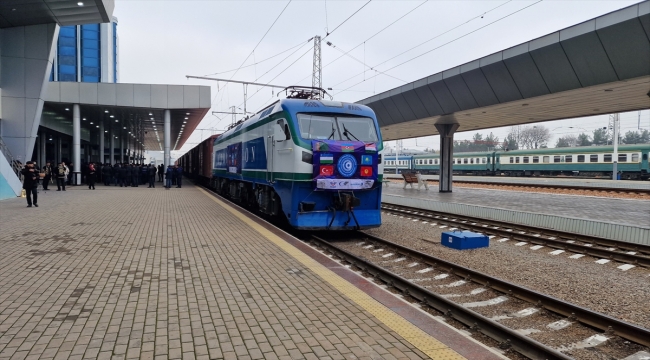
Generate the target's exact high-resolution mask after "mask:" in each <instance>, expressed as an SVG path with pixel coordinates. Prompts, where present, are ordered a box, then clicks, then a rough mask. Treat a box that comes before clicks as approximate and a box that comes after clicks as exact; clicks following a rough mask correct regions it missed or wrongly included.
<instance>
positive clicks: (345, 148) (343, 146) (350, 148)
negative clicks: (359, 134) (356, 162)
mask: <svg viewBox="0 0 650 360" xmlns="http://www.w3.org/2000/svg"><path fill="white" fill-rule="evenodd" d="M353 151H354V145H352V144H341V152H353Z"/></svg>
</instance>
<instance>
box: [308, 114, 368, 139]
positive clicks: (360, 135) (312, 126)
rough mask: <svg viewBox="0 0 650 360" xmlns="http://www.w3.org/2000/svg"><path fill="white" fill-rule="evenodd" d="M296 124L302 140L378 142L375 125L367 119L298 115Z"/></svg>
mask: <svg viewBox="0 0 650 360" xmlns="http://www.w3.org/2000/svg"><path fill="white" fill-rule="evenodd" d="M298 124H299V126H300V137H302V138H303V139H314V140H326V139H329V140H349V141H352V140H358V141H367V142H374V141H378V140H379V138H378V137H377V130H376V128H375V123H374V121H373V120H372V119H371V118H368V117H351V116H327V115H310V114H298Z"/></svg>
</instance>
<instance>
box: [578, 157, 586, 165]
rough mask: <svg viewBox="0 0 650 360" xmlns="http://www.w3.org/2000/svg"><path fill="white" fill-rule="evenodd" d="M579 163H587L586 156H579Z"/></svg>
mask: <svg viewBox="0 0 650 360" xmlns="http://www.w3.org/2000/svg"><path fill="white" fill-rule="evenodd" d="M578 162H579V163H583V162H585V156H584V155H578Z"/></svg>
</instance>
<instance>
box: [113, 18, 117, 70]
mask: <svg viewBox="0 0 650 360" xmlns="http://www.w3.org/2000/svg"><path fill="white" fill-rule="evenodd" d="M113 82H115V83H116V82H117V23H115V22H114V23H113Z"/></svg>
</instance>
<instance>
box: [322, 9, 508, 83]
mask: <svg viewBox="0 0 650 360" xmlns="http://www.w3.org/2000/svg"><path fill="white" fill-rule="evenodd" d="M512 1H513V0H508V1H506V2H504V3H502V4H500V5H497V6H495V7H493V8H492V9H490V10H488V11H485V12H483V13H481V14H480V15H476V16H474V17H472V18H470V19H468V20H467V21H465V22H463V23H461V24H459V25H456V26H454V27H453V28H451V29H449V30H447V31H445V32H442V33H440V34H438V35H436V36H433V37H431V38H429V39H427V40H425V41H423V42H421V43H419V44H417V45H415V46H413V47H411V48H409V49H407V50H405V51H402V52H401V53H399V54H397V55H395V56H393V57H391V58H389V59H387V60H384V61H382V62H381V63H379V64H377V65H375V66H373V67H370V68H371V69H373V70H375V68H376V67H378V66H381V65H383V64H385V63H387V62H389V61H391V60H393V59H395V58H397V57H399V56H402V55H404V54H406V53H408V52H409V51H412V50H415V49H417V48H419V47H420V46H422V45H424V44H427V43H429V42H431V41H433V40H435V39H437V38H439V37H441V36H443V35H445V34H448V33H450V32H452V31H454V30H456V29H458V28H460V27H462V26H465V25H467V24H468V23H470V22H472V21H474V20H477V19H482V18H483V17H484V16H485V15H486V14H488V13H490V12H492V11H494V10H496V9H498V8H500V7H502V6H504V5H506V4H508V3H510V2H512ZM420 5H422V4H420ZM405 15H408V13H407V14H405ZM402 17H403V16H402ZM398 20H399V19H398ZM381 31H383V29H382V30H381ZM377 34H378V33H377ZM375 35H376V34H375ZM375 35H373V36H372V37H374V36H375ZM372 37H371V38H372ZM359 46H360V45H357V46H356V47H354V48H352V49H351V50H350V51H352V50H354V49H356V48H357V47H359ZM341 57H343V56H339V57H338V58H336V59H334V60H333V61H332V62H331V63H334V62H335V61H336V60H338V59H340V58H341ZM331 63H329V64H331ZM329 64H327V65H329ZM327 65H325V66H327ZM359 75H360V74H356V75H354V76H351V77H349V78H347V79H345V80H343V81H341V82H339V83H336V84H334V86H335V87H336V86H339V85H341V84H343V83H345V82H347V81H350V80H352V79H354V78H355V77H357V76H359ZM365 80H368V79H365Z"/></svg>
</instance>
